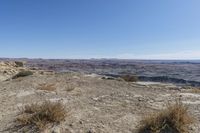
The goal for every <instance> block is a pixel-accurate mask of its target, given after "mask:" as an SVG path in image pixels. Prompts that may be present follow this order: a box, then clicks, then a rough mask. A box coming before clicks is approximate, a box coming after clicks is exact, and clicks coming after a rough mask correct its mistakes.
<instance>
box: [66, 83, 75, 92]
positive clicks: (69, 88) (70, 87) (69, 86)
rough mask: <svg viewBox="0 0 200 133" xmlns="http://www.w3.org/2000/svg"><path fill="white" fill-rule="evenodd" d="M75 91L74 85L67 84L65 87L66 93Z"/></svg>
mask: <svg viewBox="0 0 200 133" xmlns="http://www.w3.org/2000/svg"><path fill="white" fill-rule="evenodd" d="M74 89H75V86H74V85H72V84H67V85H66V86H65V90H66V91H68V92H69V91H73V90H74Z"/></svg>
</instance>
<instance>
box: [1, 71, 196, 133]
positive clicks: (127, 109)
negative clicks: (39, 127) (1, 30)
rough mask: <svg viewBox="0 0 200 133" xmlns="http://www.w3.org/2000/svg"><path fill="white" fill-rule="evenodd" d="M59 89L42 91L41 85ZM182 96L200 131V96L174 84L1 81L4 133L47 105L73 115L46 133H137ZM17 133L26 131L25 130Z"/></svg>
mask: <svg viewBox="0 0 200 133" xmlns="http://www.w3.org/2000/svg"><path fill="white" fill-rule="evenodd" d="M43 83H46V84H55V87H56V90H54V91H45V90H39V89H38V86H39V85H40V84H43ZM178 97H181V100H182V102H183V103H184V104H186V105H187V106H188V108H189V111H190V113H191V115H193V116H194V117H195V119H196V121H195V124H194V125H191V129H190V130H191V133H199V131H200V126H199V125H200V94H198V93H191V92H190V91H188V90H185V89H184V90H183V89H180V88H178V87H175V86H173V85H170V84H153V83H152V84H151V83H140V82H139V83H128V82H125V81H120V80H106V79H102V78H101V76H98V75H94V74H92V75H85V74H81V73H57V74H34V75H32V76H27V77H23V78H18V79H15V80H9V81H0V132H2V133H11V132H14V131H11V128H12V127H13V126H14V125H15V123H14V120H15V118H16V117H17V115H18V114H19V109H20V108H22V107H23V106H25V105H27V104H31V103H37V102H43V101H45V100H50V101H61V102H62V103H63V104H64V105H65V107H66V110H68V111H69V112H68V115H67V117H66V119H65V121H64V122H62V123H60V124H59V125H54V126H52V127H49V128H48V129H47V130H46V131H45V132H46V133H51V132H52V133H53V132H54V133H135V132H136V131H137V128H138V126H139V125H140V120H141V119H142V118H143V116H145V115H148V114H150V113H152V112H154V111H159V110H161V109H163V108H165V106H166V104H167V103H171V102H175V101H176V99H177V98H178ZM15 132H22V131H20V130H18V131H15Z"/></svg>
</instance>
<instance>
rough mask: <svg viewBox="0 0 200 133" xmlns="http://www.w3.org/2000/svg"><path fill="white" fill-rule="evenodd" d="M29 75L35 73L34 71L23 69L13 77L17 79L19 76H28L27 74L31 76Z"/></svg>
mask: <svg viewBox="0 0 200 133" xmlns="http://www.w3.org/2000/svg"><path fill="white" fill-rule="evenodd" d="M29 75H33V72H31V71H21V72H19V73H17V74H16V75H15V76H13V77H12V79H17V78H19V77H26V76H29Z"/></svg>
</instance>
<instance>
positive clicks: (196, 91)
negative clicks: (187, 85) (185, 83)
mask: <svg viewBox="0 0 200 133" xmlns="http://www.w3.org/2000/svg"><path fill="white" fill-rule="evenodd" d="M189 92H191V93H197V94H198V93H200V88H193V89H191V90H190V91H189Z"/></svg>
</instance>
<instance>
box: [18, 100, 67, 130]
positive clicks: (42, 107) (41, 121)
mask: <svg viewBox="0 0 200 133" xmlns="http://www.w3.org/2000/svg"><path fill="white" fill-rule="evenodd" d="M66 114H67V112H66V110H65V108H64V105H63V104H62V103H60V102H50V101H45V102H44V103H42V104H38V103H36V104H31V105H27V106H25V107H24V108H22V109H21V111H20V115H19V116H18V117H17V119H16V122H17V125H18V126H20V127H21V128H23V129H31V130H33V129H34V131H42V130H44V129H45V128H46V127H47V125H49V124H55V123H60V122H61V121H63V120H64V119H65V117H66Z"/></svg>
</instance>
